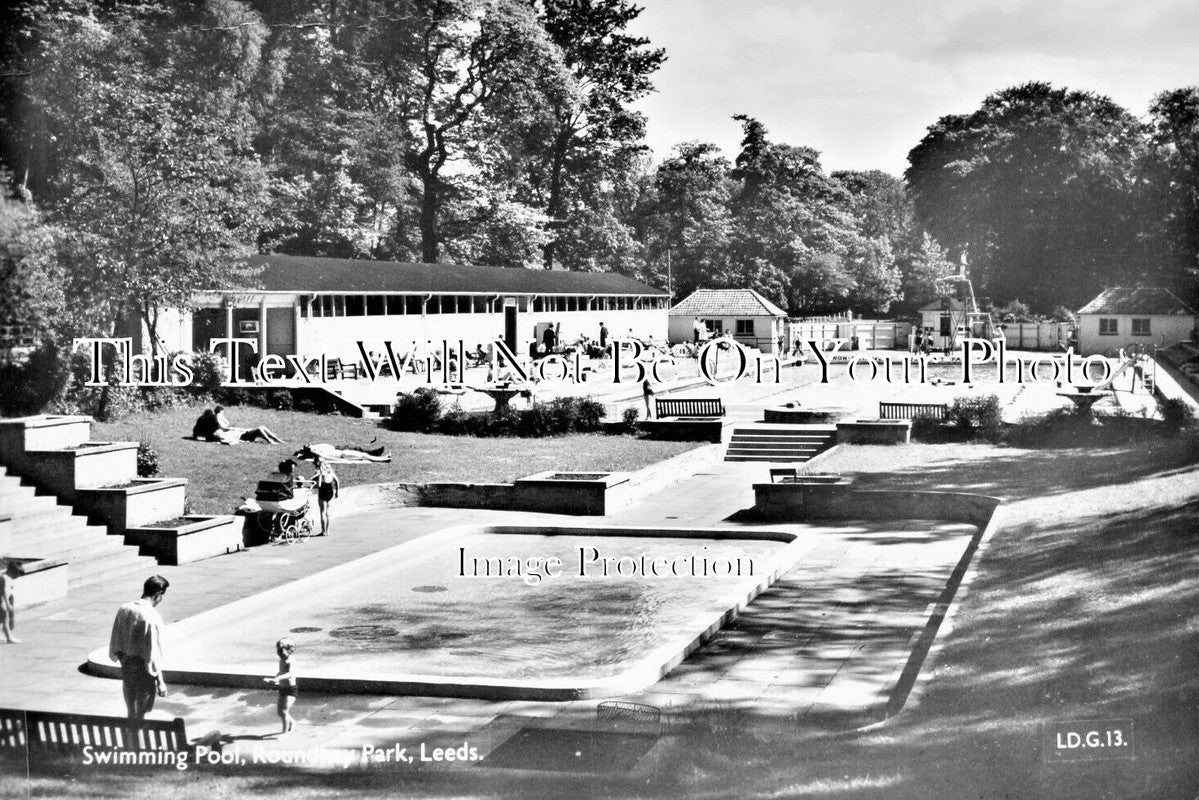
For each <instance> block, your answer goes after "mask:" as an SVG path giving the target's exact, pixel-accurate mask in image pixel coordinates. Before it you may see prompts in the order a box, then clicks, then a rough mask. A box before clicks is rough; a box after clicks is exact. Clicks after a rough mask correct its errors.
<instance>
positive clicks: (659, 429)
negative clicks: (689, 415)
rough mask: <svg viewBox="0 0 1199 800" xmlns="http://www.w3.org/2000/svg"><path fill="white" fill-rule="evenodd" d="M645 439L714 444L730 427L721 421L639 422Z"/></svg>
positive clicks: (674, 420) (654, 420)
mask: <svg viewBox="0 0 1199 800" xmlns="http://www.w3.org/2000/svg"><path fill="white" fill-rule="evenodd" d="M638 425H640V427H641V430H643V431H645V437H646V438H647V439H661V440H664V441H670V442H715V443H718V442H720V440H721V437H722V436H723V435H724V429H725V428H726V427H729V426H730V425H732V422H728V421H725V420H722V419H647V420H644V421H642V422H639V423H638Z"/></svg>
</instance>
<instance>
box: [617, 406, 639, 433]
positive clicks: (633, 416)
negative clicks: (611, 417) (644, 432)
mask: <svg viewBox="0 0 1199 800" xmlns="http://www.w3.org/2000/svg"><path fill="white" fill-rule="evenodd" d="M640 416H641V409H639V408H626V409H625V410H624V413H623V414H621V415H620V422H621V424H622V425H624V429H625V430H626V431H627V432H629V433H637V432H638V431H639V430H641V426H640V425H638V424H637V419H638V418H639V417H640Z"/></svg>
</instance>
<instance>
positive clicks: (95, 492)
mask: <svg viewBox="0 0 1199 800" xmlns="http://www.w3.org/2000/svg"><path fill="white" fill-rule="evenodd" d="M133 447H134V451H133V453H134V456H135V457H136V455H137V451H136V448H137V445H133ZM186 491H187V481H186V480H185V479H183V478H134V479H133V480H131V481H129V483H128V485H125V486H106V487H102V488H95V489H80V490H79V492H78V499H77V501H76V507H77V508H78V509H79V510H81V511H83V512H84V513H86V514H87V515H88V517H89V518H94V519H97V520H100V521H102V522H103V523H104V524H106V525H107V526H108V532H109V533H110V534H123V533H125V532H126V531H127V530H128V529H130V528H138V527H144V526H146V525H149V524H151V523H153V522H157V521H159V520H163V519H173V518H175V517H179V516H181V515H182V514H183V503H184V500H185V495H186Z"/></svg>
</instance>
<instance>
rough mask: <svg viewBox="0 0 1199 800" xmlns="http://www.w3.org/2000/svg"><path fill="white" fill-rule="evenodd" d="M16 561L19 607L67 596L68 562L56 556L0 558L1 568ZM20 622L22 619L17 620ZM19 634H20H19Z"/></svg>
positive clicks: (15, 589)
mask: <svg viewBox="0 0 1199 800" xmlns="http://www.w3.org/2000/svg"><path fill="white" fill-rule="evenodd" d="M10 563H15V564H16V565H17V569H18V570H19V574H18V575H17V578H16V581H15V582H14V584H13V599H14V600H15V601H16V604H17V608H28V607H29V606H34V605H37V604H38V603H45V602H46V601H48V600H56V599H58V598H59V597H66V596H67V563H66V562H65V561H61V560H59V559H55V558H21V557H19V556H4V557H2V558H0V569H8V565H9V564H10ZM17 622H18V623H20V620H19V619H18V620H17ZM18 635H19V634H18Z"/></svg>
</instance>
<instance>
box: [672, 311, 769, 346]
mask: <svg viewBox="0 0 1199 800" xmlns="http://www.w3.org/2000/svg"><path fill="white" fill-rule="evenodd" d="M699 319H700V321H701V322H704V323H706V322H708V321H709V320H711V321H719V322H720V326H721V331H722V333H724V334H728V335H729V336H734V338H736V339H737V340H738V341H740V342H741V343H742V344H744V345H747V346H749V347H758V348H760V349H761V350H762V352H763V353H773V352H774V350H775V344H776V342H777V341H778V340H779V339H781V338H782V335H783V319H784V318H782V317H775V316H772V315H769V314H762V315H752V316H751V315H742V316H725V315H708V316H704V315H700V318H699ZM739 319H752V320H753V323H754V326H753V331H754V332H753V335H752V336H739V337H738V336H736V332H737V320H739ZM669 338H670V343H671V344H678V343H679V342H692V341H694V340H695V315H685V314H672V315H671V317H670V329H669Z"/></svg>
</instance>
